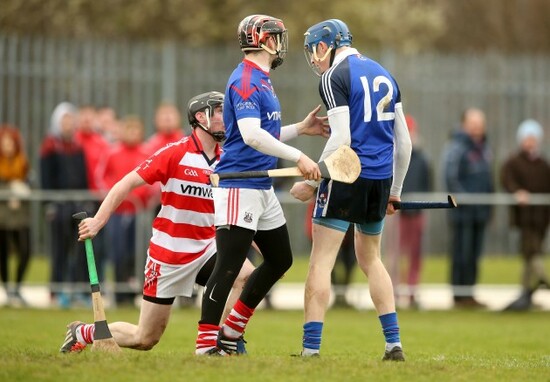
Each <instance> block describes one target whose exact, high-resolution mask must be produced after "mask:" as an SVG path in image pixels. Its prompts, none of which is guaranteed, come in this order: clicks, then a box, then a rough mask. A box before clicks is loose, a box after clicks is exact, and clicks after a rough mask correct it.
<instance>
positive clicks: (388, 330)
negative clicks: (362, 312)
mask: <svg viewBox="0 0 550 382" xmlns="http://www.w3.org/2000/svg"><path fill="white" fill-rule="evenodd" d="M378 318H379V319H380V323H381V324H382V332H384V337H385V338H386V343H388V344H397V343H401V338H400V337H399V325H398V324H397V312H393V313H388V314H384V315H382V316H379V317H378Z"/></svg>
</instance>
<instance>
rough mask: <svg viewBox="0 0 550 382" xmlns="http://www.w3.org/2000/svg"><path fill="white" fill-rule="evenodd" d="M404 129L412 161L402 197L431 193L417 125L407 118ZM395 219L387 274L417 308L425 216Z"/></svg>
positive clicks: (414, 214) (416, 214)
mask: <svg viewBox="0 0 550 382" xmlns="http://www.w3.org/2000/svg"><path fill="white" fill-rule="evenodd" d="M405 120H406V121H407V127H408V128H409V134H410V136H411V142H412V145H413V146H412V152H411V161H410V163H409V170H408V172H407V176H406V177H405V181H404V182H403V194H407V193H414V192H430V191H431V190H432V187H431V184H432V180H431V169H430V165H429V162H428V159H427V158H426V155H425V154H424V153H423V151H422V148H421V146H420V142H419V136H418V125H417V123H416V120H415V119H414V118H413V117H412V116H411V115H408V114H407V115H406V116H405ZM397 216H398V227H399V228H398V230H399V231H398V237H399V240H398V245H397V248H396V250H394V251H393V253H392V252H388V255H389V256H388V260H389V261H388V263H389V266H388V268H389V273H390V276H391V278H392V281H393V285H401V284H402V283H403V282H404V281H405V282H406V284H407V292H406V295H405V296H404V297H407V298H408V306H409V307H410V308H413V309H417V308H418V307H419V306H418V299H417V296H416V292H417V288H418V283H419V281H420V274H421V270H422V239H423V236H424V227H425V225H426V222H425V215H424V213H423V212H422V210H405V211H400V212H399V214H398V215H397ZM395 292H396V299H397V300H399V298H400V297H401V296H400V293H399V288H396V289H395Z"/></svg>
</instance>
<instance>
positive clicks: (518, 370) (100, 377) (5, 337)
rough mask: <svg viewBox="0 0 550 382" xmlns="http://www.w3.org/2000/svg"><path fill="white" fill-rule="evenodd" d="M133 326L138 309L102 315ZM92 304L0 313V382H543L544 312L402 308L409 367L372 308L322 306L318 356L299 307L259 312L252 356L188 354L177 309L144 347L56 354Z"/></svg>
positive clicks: (548, 376)
mask: <svg viewBox="0 0 550 382" xmlns="http://www.w3.org/2000/svg"><path fill="white" fill-rule="evenodd" d="M107 316H108V319H109V321H110V322H112V321H116V320H125V321H131V322H135V321H136V320H137V317H138V311H137V310H136V309H119V310H112V311H108V312H107ZM91 317H92V312H91V311H90V310H71V311H61V310H47V311H46V310H15V309H8V308H4V309H0V327H1V328H2V331H1V333H2V335H1V336H0V351H1V354H2V356H1V357H0V380H1V381H30V380H32V381H79V382H85V381H93V382H107V381H222V380H223V381H239V382H243V381H277V382H279V381H407V382H409V381H499V382H500V381H549V380H550V373H549V370H550V346H549V345H548V342H547V338H546V336H545V335H544V333H546V334H548V330H549V328H550V326H549V322H550V321H549V320H550V314H549V313H547V312H546V313H545V312H531V313H528V314H503V313H494V312H464V311H436V312H413V311H403V312H400V313H399V317H400V323H401V330H402V340H403V343H404V345H405V350H406V356H407V361H406V362H405V363H399V364H396V363H383V362H381V361H380V358H381V355H382V352H383V343H384V341H383V337H382V334H381V332H380V327H379V323H378V319H377V317H376V314H375V312H374V311H363V312H358V311H353V310H331V311H329V312H328V315H327V320H326V326H325V332H324V338H323V347H322V357H321V358H319V359H301V358H293V357H290V354H291V353H293V352H294V353H295V352H298V351H299V350H300V339H301V326H302V312H301V311H275V312H274V311H266V310H259V311H257V312H256V314H255V315H254V317H253V320H252V321H251V322H250V324H249V326H248V330H247V335H246V338H247V341H248V345H247V346H248V351H249V355H248V356H246V357H230V358H212V357H196V356H194V355H193V347H194V340H195V335H196V323H197V319H198V317H199V311H198V310H196V309H191V310H184V309H176V310H175V311H174V312H173V315H172V318H171V321H170V324H169V326H168V329H167V330H166V333H165V335H164V337H163V338H162V340H161V342H160V343H159V344H158V345H157V347H155V349H153V350H152V351H150V352H138V351H132V350H127V349H125V350H124V352H123V353H122V354H121V355H119V356H111V355H107V354H102V353H97V352H90V351H89V350H86V351H85V352H83V353H81V354H68V355H65V354H59V353H58V348H59V346H60V344H61V342H62V341H63V338H64V326H65V324H66V323H67V322H70V321H73V320H75V319H82V320H90V318H91Z"/></svg>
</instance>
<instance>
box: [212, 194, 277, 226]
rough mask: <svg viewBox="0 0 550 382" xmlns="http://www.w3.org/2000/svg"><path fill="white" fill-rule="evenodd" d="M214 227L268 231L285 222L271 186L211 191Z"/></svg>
mask: <svg viewBox="0 0 550 382" xmlns="http://www.w3.org/2000/svg"><path fill="white" fill-rule="evenodd" d="M212 192H213V196H214V211H215V214H214V215H215V217H214V225H215V226H216V227H219V226H224V225H236V226H239V227H242V228H246V229H250V230H253V231H269V230H272V229H275V228H279V227H281V226H283V225H284V224H285V223H286V220H285V217H284V215H283V209H282V208H281V203H279V200H278V199H277V196H275V191H274V190H273V187H271V188H270V189H269V190H254V189H251V188H219V187H218V188H212Z"/></svg>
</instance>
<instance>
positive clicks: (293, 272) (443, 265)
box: [11, 255, 550, 284]
mask: <svg viewBox="0 0 550 382" xmlns="http://www.w3.org/2000/svg"><path fill="white" fill-rule="evenodd" d="M545 259H546V266H547V268H550V256H546V257H545ZM11 265H12V268H13V266H14V265H15V264H11ZM480 266H481V268H480V279H479V283H480V284H517V283H518V282H519V277H520V272H521V267H522V265H521V259H520V257H519V255H518V256H485V257H484V258H483V259H482V261H481V265H480ZM307 267H308V257H307V256H296V257H295V259H294V264H293V266H292V268H291V269H290V270H289V271H288V273H287V274H286V275H285V278H284V279H283V282H303V281H304V280H305V277H306V274H307ZM14 271H15V270H14ZM49 274H50V271H49V264H48V261H47V258H46V257H44V256H35V257H33V258H32V260H31V265H30V267H29V272H28V275H27V278H26V280H27V281H28V282H31V283H41V284H44V283H46V282H47V281H48V279H49ZM448 274H449V261H448V259H447V257H446V256H426V257H425V258H424V266H423V269H422V278H421V282H422V283H428V284H431V283H437V284H446V283H448V279H449V278H448ZM110 279H112V278H110ZM353 282H354V283H364V282H366V280H365V277H364V276H363V274H362V273H361V272H360V271H359V270H358V269H356V270H355V272H354V277H353Z"/></svg>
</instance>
